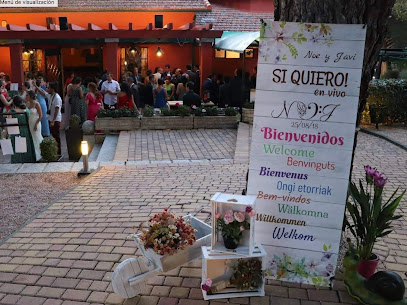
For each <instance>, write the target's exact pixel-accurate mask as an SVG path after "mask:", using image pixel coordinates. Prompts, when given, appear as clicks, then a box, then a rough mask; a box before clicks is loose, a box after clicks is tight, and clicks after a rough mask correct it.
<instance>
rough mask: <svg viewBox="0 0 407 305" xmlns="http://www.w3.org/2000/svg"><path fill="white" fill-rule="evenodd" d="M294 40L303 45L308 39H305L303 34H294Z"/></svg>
mask: <svg viewBox="0 0 407 305" xmlns="http://www.w3.org/2000/svg"><path fill="white" fill-rule="evenodd" d="M292 39H293V40H294V41H295V42H297V43H298V44H302V43H303V42H306V41H307V38H305V37H304V34H303V33H297V32H294V33H293V35H292Z"/></svg>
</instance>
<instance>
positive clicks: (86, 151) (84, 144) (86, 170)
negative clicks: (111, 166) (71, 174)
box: [78, 141, 90, 176]
mask: <svg viewBox="0 0 407 305" xmlns="http://www.w3.org/2000/svg"><path fill="white" fill-rule="evenodd" d="M81 151H82V161H83V169H81V170H80V171H79V173H78V176H82V175H89V174H90V170H89V160H88V154H89V147H88V141H82V142H81Z"/></svg>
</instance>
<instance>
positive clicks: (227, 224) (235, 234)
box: [215, 206, 256, 249]
mask: <svg viewBox="0 0 407 305" xmlns="http://www.w3.org/2000/svg"><path fill="white" fill-rule="evenodd" d="M255 215H256V213H255V212H254V210H253V208H252V207H251V206H247V207H246V209H245V212H238V211H232V210H227V211H226V212H225V213H224V214H223V215H222V213H217V214H215V219H216V231H215V232H216V233H218V232H221V234H222V237H223V242H224V244H225V247H226V248H227V249H236V248H237V246H238V244H239V241H240V240H241V239H242V237H243V231H245V230H248V229H250V222H249V221H247V220H246V216H249V217H254V216H255Z"/></svg>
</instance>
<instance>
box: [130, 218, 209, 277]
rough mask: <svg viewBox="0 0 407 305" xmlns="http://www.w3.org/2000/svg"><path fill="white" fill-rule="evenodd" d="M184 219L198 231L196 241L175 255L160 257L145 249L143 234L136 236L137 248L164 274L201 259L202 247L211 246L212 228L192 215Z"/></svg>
mask: <svg viewBox="0 0 407 305" xmlns="http://www.w3.org/2000/svg"><path fill="white" fill-rule="evenodd" d="M184 219H185V220H186V221H189V223H190V224H191V226H193V227H194V228H195V229H196V230H197V232H196V233H195V236H196V241H195V243H194V244H193V245H190V246H186V247H185V249H184V250H179V251H177V253H175V254H173V255H159V254H157V253H156V252H154V250H153V249H145V248H144V244H143V242H142V241H141V240H140V235H141V234H136V235H134V237H135V242H136V244H137V247H138V248H139V249H140V251H141V252H142V254H143V255H144V256H145V257H146V258H147V259H148V260H149V261H151V262H152V263H153V264H154V265H155V266H157V267H158V268H159V269H161V271H163V272H168V271H170V270H172V269H175V268H177V267H179V266H181V265H183V264H186V263H189V262H190V261H193V260H195V259H198V258H200V257H201V253H202V251H201V247H202V246H209V245H210V244H211V232H212V228H211V227H210V226H209V225H207V224H206V223H204V222H203V221H201V220H199V219H198V218H195V217H193V216H192V215H186V216H184Z"/></svg>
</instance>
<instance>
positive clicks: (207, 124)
mask: <svg viewBox="0 0 407 305" xmlns="http://www.w3.org/2000/svg"><path fill="white" fill-rule="evenodd" d="M198 128H206V129H209V128H211V129H214V128H215V129H224V128H235V129H236V128H237V117H236V116H195V117H194V129H198Z"/></svg>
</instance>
